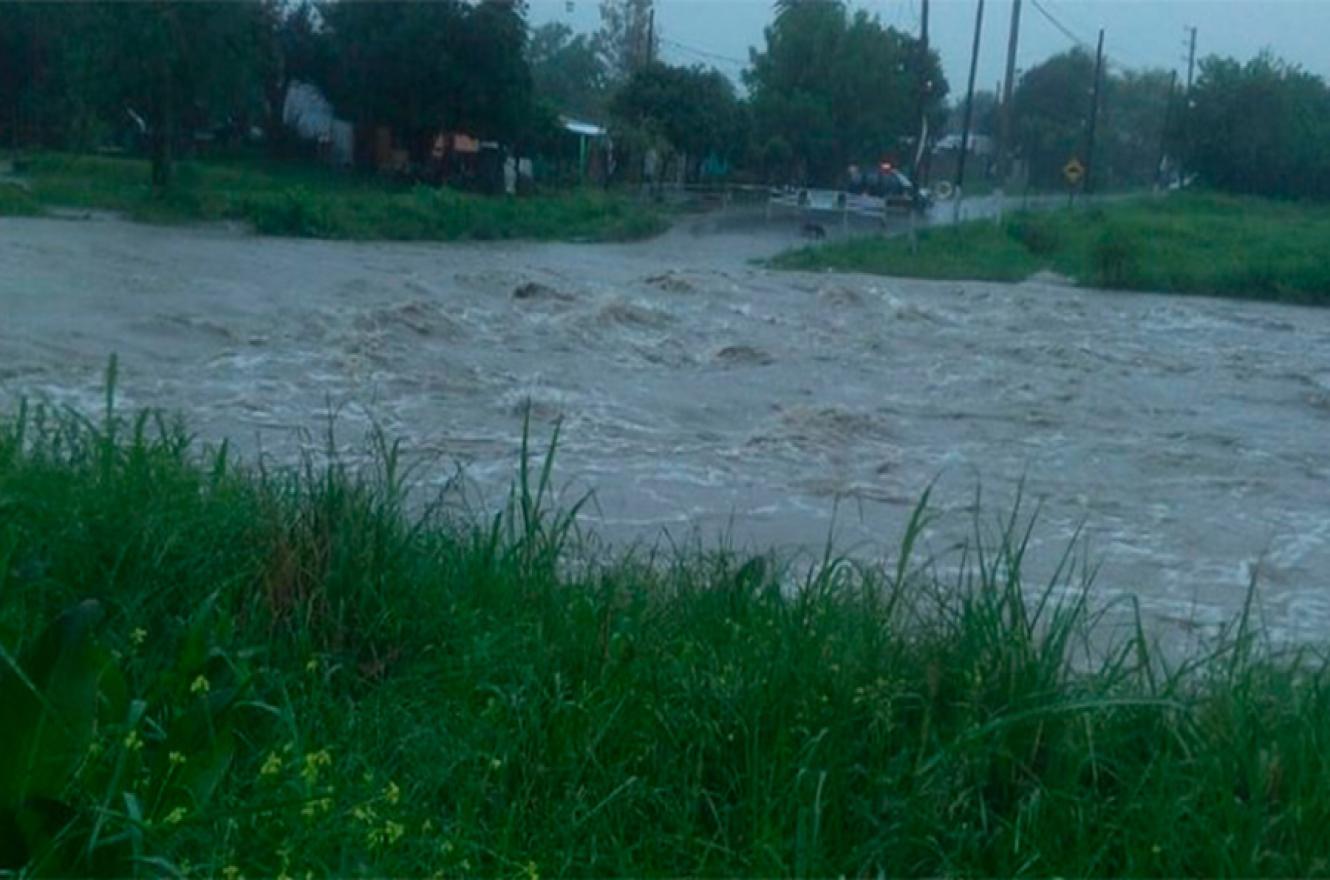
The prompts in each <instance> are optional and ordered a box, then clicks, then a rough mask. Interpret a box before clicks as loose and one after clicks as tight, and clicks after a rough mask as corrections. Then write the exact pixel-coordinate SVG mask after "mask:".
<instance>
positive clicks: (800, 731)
mask: <svg viewBox="0 0 1330 880" xmlns="http://www.w3.org/2000/svg"><path fill="white" fill-rule="evenodd" d="M377 448H378V454H377V456H376V460H377V469H376V470H374V471H373V472H372V473H369V474H362V475H359V476H358V475H356V474H354V473H352V472H351V471H349V470H347V469H345V468H343V467H341V466H338V465H336V464H331V465H325V464H318V463H316V462H314V461H312V460H311V461H310V462H308V463H307V464H306V465H305V466H304V467H303V468H299V469H296V470H292V471H277V470H273V469H268V470H256V469H254V468H252V467H246V466H244V465H243V464H240V463H237V462H236V461H234V460H233V459H232V458H231V457H230V456H229V455H228V454H227V453H226V451H225V450H211V451H207V450H202V449H200V448H198V447H196V446H195V445H193V444H192V443H191V442H190V441H189V439H188V438H187V435H186V434H185V433H184V429H183V428H182V427H181V426H179V425H176V424H175V423H173V422H171V421H169V420H161V419H158V418H155V417H150V416H141V417H138V418H136V419H134V420H133V421H124V420H121V419H120V418H119V417H117V416H116V415H114V414H113V413H111V414H106V415H102V416H95V417H93V418H91V419H85V418H83V417H81V416H75V415H72V414H68V413H63V412H58V411H54V410H49V409H41V408H26V409H24V410H20V411H19V412H17V413H11V414H10V415H9V417H8V418H6V419H4V420H3V422H0V646H2V647H3V652H0V699H3V705H4V706H5V713H6V718H5V724H4V725H3V726H0V869H3V868H13V867H17V866H19V865H22V864H24V862H25V861H26V862H28V864H29V867H34V868H37V869H40V870H41V871H43V872H46V873H64V874H80V875H86V874H88V873H91V872H95V871H100V872H103V873H110V874H114V875H117V876H125V875H128V874H130V873H132V872H133V871H136V870H137V871H140V872H146V873H152V874H163V875H168V876H169V875H173V874H196V875H199V876H216V875H219V874H220V875H222V876H226V877H238V876H240V875H244V876H249V877H259V876H293V877H301V876H306V872H313V875H314V876H326V875H329V874H335V875H342V876H346V875H376V876H423V875H426V874H434V873H436V872H437V873H442V874H444V875H450V876H452V875H466V874H478V875H482V876H506V877H522V878H535V877H558V876H597V875H639V876H640V875H696V874H711V875H727V876H737V875H761V876H775V875H790V874H793V875H800V876H808V875H817V876H837V875H846V876H864V875H870V876H876V875H879V874H888V875H909V876H941V875H982V876H999V875H1002V876H1013V875H1017V874H1032V875H1061V876H1073V875H1075V876H1083V875H1119V876H1123V875H1125V876H1181V875H1190V876H1219V875H1226V876H1235V875H1236V876H1255V875H1261V876H1308V875H1318V874H1326V873H1330V838H1327V836H1326V834H1325V828H1326V827H1327V826H1328V824H1330V781H1328V780H1330V751H1328V750H1327V749H1326V748H1325V735H1326V731H1327V730H1330V673H1328V672H1327V669H1326V667H1325V665H1324V664H1323V663H1322V662H1320V661H1319V660H1313V659H1312V658H1311V657H1310V656H1303V657H1301V658H1298V657H1286V658H1283V659H1280V660H1263V659H1261V658H1260V657H1258V656H1257V654H1256V653H1255V652H1254V650H1253V646H1254V644H1255V639H1254V634H1253V632H1252V631H1251V629H1250V627H1249V626H1247V625H1246V624H1243V625H1241V626H1239V627H1238V628H1237V629H1235V630H1234V631H1233V632H1231V633H1230V635H1229V637H1228V638H1227V639H1226V640H1225V641H1224V642H1223V644H1221V645H1217V646H1216V648H1215V652H1214V654H1213V655H1211V656H1208V657H1206V658H1203V659H1201V660H1199V661H1198V662H1197V663H1195V664H1194V665H1190V666H1185V667H1181V668H1175V669H1171V670H1170V669H1165V668H1164V665H1163V664H1162V662H1160V661H1159V660H1158V659H1157V658H1155V657H1154V656H1153V655H1152V653H1151V651H1150V649H1149V647H1148V645H1147V644H1146V643H1145V642H1144V641H1143V640H1139V639H1135V640H1128V641H1125V642H1121V643H1119V644H1118V645H1117V647H1116V649H1115V650H1112V651H1109V652H1108V653H1107V655H1105V656H1103V657H1101V658H1100V659H1097V660H1093V661H1091V660H1087V659H1086V655H1085V654H1084V653H1078V652H1079V651H1080V649H1081V648H1082V645H1083V643H1084V640H1085V639H1086V637H1087V635H1088V633H1089V631H1090V630H1091V628H1092V626H1093V621H1094V615H1093V612H1092V610H1091V609H1089V608H1087V607H1086V606H1085V604H1084V603H1083V602H1082V601H1080V600H1077V599H1075V598H1072V599H1068V600H1066V601H1061V602H1059V601H1058V600H1055V599H1053V598H1052V594H1051V593H1050V592H1044V590H1043V588H1042V587H1041V586H1040V585H1037V584H1025V583H1022V581H1021V534H1022V528H1023V526H1022V524H1021V523H1020V522H1019V521H1015V522H1013V524H1012V526H1011V528H1010V529H1009V530H1008V533H1007V535H1006V540H1005V541H1000V542H998V543H996V544H994V545H990V546H989V547H988V550H987V552H986V553H985V554H984V555H982V556H980V555H972V556H971V564H970V566H969V569H968V571H967V572H966V573H965V574H964V575H963V576H962V577H961V578H960V579H959V581H958V582H945V583H944V582H941V581H939V580H937V578H936V576H935V575H933V574H932V573H930V571H929V570H928V569H926V568H922V567H919V566H917V565H916V561H917V560H915V559H914V558H913V557H912V555H911V552H910V549H911V544H912V541H913V539H914V537H915V536H917V534H918V531H919V529H918V523H917V524H916V527H915V528H913V529H912V530H911V531H910V533H909V535H907V536H906V538H905V540H904V542H903V546H902V550H901V554H900V558H899V559H897V560H892V561H890V562H889V563H886V564H884V565H881V566H859V565H853V564H851V563H849V562H848V561H844V560H839V559H835V558H830V559H827V560H825V561H823V562H822V563H821V564H819V565H816V566H813V568H812V570H811V571H807V572H804V571H803V570H802V569H800V568H799V567H797V566H789V565H784V564H782V563H780V562H778V561H777V560H774V559H764V558H741V557H738V556H735V555H733V554H730V553H726V552H700V551H694V550H678V551H671V552H668V553H665V554H661V555H656V556H654V557H652V556H649V555H646V554H638V555H637V556H629V557H625V556H614V555H607V554H604V553H598V552H596V551H594V550H593V549H592V547H591V545H590V544H588V543H586V542H585V541H582V540H580V539H579V536H578V532H577V531H576V529H575V527H574V520H573V518H572V517H571V516H570V515H568V514H565V513H560V512H558V511H556V510H554V509H551V508H550V506H549V495H548V486H549V471H548V470H547V469H546V466H547V464H548V460H547V459H546V460H542V457H541V456H539V455H534V456H531V458H530V462H529V466H522V467H520V468H519V469H518V476H517V479H516V484H515V489H514V494H513V498H512V501H511V503H510V505H509V506H508V508H507V510H506V511H503V512H502V514H501V515H500V516H498V517H495V518H493V519H478V520H458V519H453V518H450V517H448V516H446V515H444V514H442V513H438V512H435V513H433V514H424V515H408V513H407V512H406V510H407V507H408V505H405V504H404V492H405V485H404V484H405V482H406V477H405V475H404V474H403V472H402V470H401V468H400V464H399V459H398V456H397V455H396V453H395V450H394V449H393V448H392V447H391V445H388V444H384V443H379V444H378V446H377ZM522 460H523V461H527V460H528V459H527V457H526V456H523V458H522ZM411 509H417V506H411ZM920 516H921V517H922V516H926V514H924V513H921V514H920ZM792 584H795V585H797V587H795V586H792ZM1067 595H1071V596H1075V595H1077V594H1076V592H1075V591H1074V590H1073V591H1071V593H1069V594H1067ZM1041 597H1042V598H1041ZM1073 656H1077V657H1079V658H1080V659H1079V661H1078V662H1077V663H1075V664H1072V663H1070V662H1069V660H1070V659H1071V658H1072V657H1073ZM1096 656H1099V655H1096Z"/></svg>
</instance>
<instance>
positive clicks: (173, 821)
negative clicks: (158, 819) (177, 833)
mask: <svg viewBox="0 0 1330 880" xmlns="http://www.w3.org/2000/svg"><path fill="white" fill-rule="evenodd" d="M184 820H185V808H184V807H176V808H175V809H174V810H172V811H171V812H169V813H167V814H166V819H165V822H166V824H167V825H179V824H180V823H181V822H183V821H184Z"/></svg>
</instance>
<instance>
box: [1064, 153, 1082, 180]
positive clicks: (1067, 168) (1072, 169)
mask: <svg viewBox="0 0 1330 880" xmlns="http://www.w3.org/2000/svg"><path fill="white" fill-rule="evenodd" d="M1062 176H1063V177H1065V178H1067V183H1070V184H1071V185H1072V186H1075V185H1076V184H1078V183H1080V182H1081V178H1082V177H1084V176H1085V166H1084V165H1082V164H1081V160H1080V159H1077V158H1076V157H1075V156H1073V157H1072V158H1071V159H1070V160H1069V161H1068V162H1067V164H1066V165H1063V166H1062Z"/></svg>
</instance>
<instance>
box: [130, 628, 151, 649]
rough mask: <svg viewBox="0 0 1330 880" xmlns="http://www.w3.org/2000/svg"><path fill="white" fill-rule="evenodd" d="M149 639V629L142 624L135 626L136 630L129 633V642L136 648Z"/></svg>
mask: <svg viewBox="0 0 1330 880" xmlns="http://www.w3.org/2000/svg"><path fill="white" fill-rule="evenodd" d="M147 640H148V631H147V630H146V629H144V628H143V627H141V626H137V627H135V628H134V631H133V632H131V633H130V634H129V643H130V644H131V645H133V646H134V647H136V648H137V647H140V646H141V645H142V644H143V643H144V642H146V641H147Z"/></svg>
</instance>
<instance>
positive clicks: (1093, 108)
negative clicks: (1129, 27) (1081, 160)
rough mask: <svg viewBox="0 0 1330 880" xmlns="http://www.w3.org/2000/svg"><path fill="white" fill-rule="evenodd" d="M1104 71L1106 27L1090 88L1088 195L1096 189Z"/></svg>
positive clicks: (1095, 59)
mask: <svg viewBox="0 0 1330 880" xmlns="http://www.w3.org/2000/svg"><path fill="white" fill-rule="evenodd" d="M1103 71H1104V29H1103V28H1100V29H1099V48H1098V49H1097V50H1096V51H1095V57H1094V88H1093V89H1091V90H1090V131H1089V143H1088V145H1087V146H1086V148H1085V186H1084V192H1085V194H1086V195H1087V196H1088V195H1089V194H1090V193H1091V192H1093V191H1094V181H1093V178H1092V175H1093V174H1094V136H1095V128H1096V127H1097V126H1098V124H1099V83H1100V82H1101V81H1102V79H1103Z"/></svg>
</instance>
